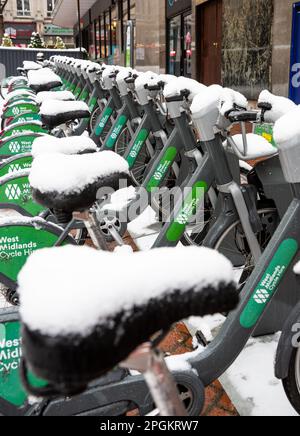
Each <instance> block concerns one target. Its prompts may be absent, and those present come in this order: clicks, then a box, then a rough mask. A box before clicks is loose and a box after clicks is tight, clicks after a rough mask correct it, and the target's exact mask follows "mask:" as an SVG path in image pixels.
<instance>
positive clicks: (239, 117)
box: [226, 110, 260, 123]
mask: <svg viewBox="0 0 300 436" xmlns="http://www.w3.org/2000/svg"><path fill="white" fill-rule="evenodd" d="M226 118H227V119H228V120H229V121H230V122H231V123H242V122H252V123H253V122H257V121H259V118H260V112H258V111H245V110H244V111H235V110H234V111H231V112H229V113H228V114H227V115H226Z"/></svg>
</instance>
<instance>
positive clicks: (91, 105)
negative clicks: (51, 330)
mask: <svg viewBox="0 0 300 436" xmlns="http://www.w3.org/2000/svg"><path fill="white" fill-rule="evenodd" d="M96 105H97V98H96V97H93V98H92V99H91V101H90V102H89V110H90V112H93V111H94V110H95V109H96Z"/></svg>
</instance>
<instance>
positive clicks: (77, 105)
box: [40, 100, 89, 116]
mask: <svg viewBox="0 0 300 436" xmlns="http://www.w3.org/2000/svg"><path fill="white" fill-rule="evenodd" d="M77 111H78V112H81V111H83V112H89V107H88V105H87V104H86V103H84V102H83V101H59V100H46V101H44V103H43V104H42V106H41V110H40V114H41V115H45V116H56V115H58V114H64V113H69V112H77Z"/></svg>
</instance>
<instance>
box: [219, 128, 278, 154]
mask: <svg viewBox="0 0 300 436" xmlns="http://www.w3.org/2000/svg"><path fill="white" fill-rule="evenodd" d="M231 139H232V141H230V143H228V141H227V144H226V145H227V146H230V147H233V148H234V151H235V153H236V155H237V156H238V158H239V159H240V160H244V161H249V160H256V159H262V158H267V157H271V156H274V155H275V154H277V153H278V149H277V148H275V147H274V146H273V145H272V144H271V143H270V142H269V141H267V140H266V139H265V138H264V137H262V136H260V135H256V134H254V133H249V134H247V135H246V138H245V139H246V141H244V137H243V135H234V136H232V138H231Z"/></svg>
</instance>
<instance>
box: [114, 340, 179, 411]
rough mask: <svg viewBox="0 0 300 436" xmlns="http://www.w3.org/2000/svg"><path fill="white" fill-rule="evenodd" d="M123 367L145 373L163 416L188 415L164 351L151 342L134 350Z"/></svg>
mask: <svg viewBox="0 0 300 436" xmlns="http://www.w3.org/2000/svg"><path fill="white" fill-rule="evenodd" d="M121 367H122V368H126V369H131V370H135V371H139V372H140V373H141V374H143V376H144V377H145V380H146V383H147V385H148V387H149V390H150V392H151V395H152V398H153V401H154V403H155V404H156V406H157V408H158V409H159V412H160V415H161V416H187V412H186V410H185V407H184V405H183V402H182V401H181V399H180V397H179V394H178V391H177V387H176V384H175V381H174V379H173V377H172V375H171V373H170V371H169V369H168V367H167V364H166V362H165V359H164V356H163V353H162V352H160V351H158V350H156V349H154V348H153V347H152V344H151V343H150V342H148V343H145V344H143V345H141V346H140V347H139V348H138V349H137V350H136V351H134V352H133V353H132V354H131V355H130V356H129V357H128V359H127V360H126V361H125V362H123V363H122V364H121Z"/></svg>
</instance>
